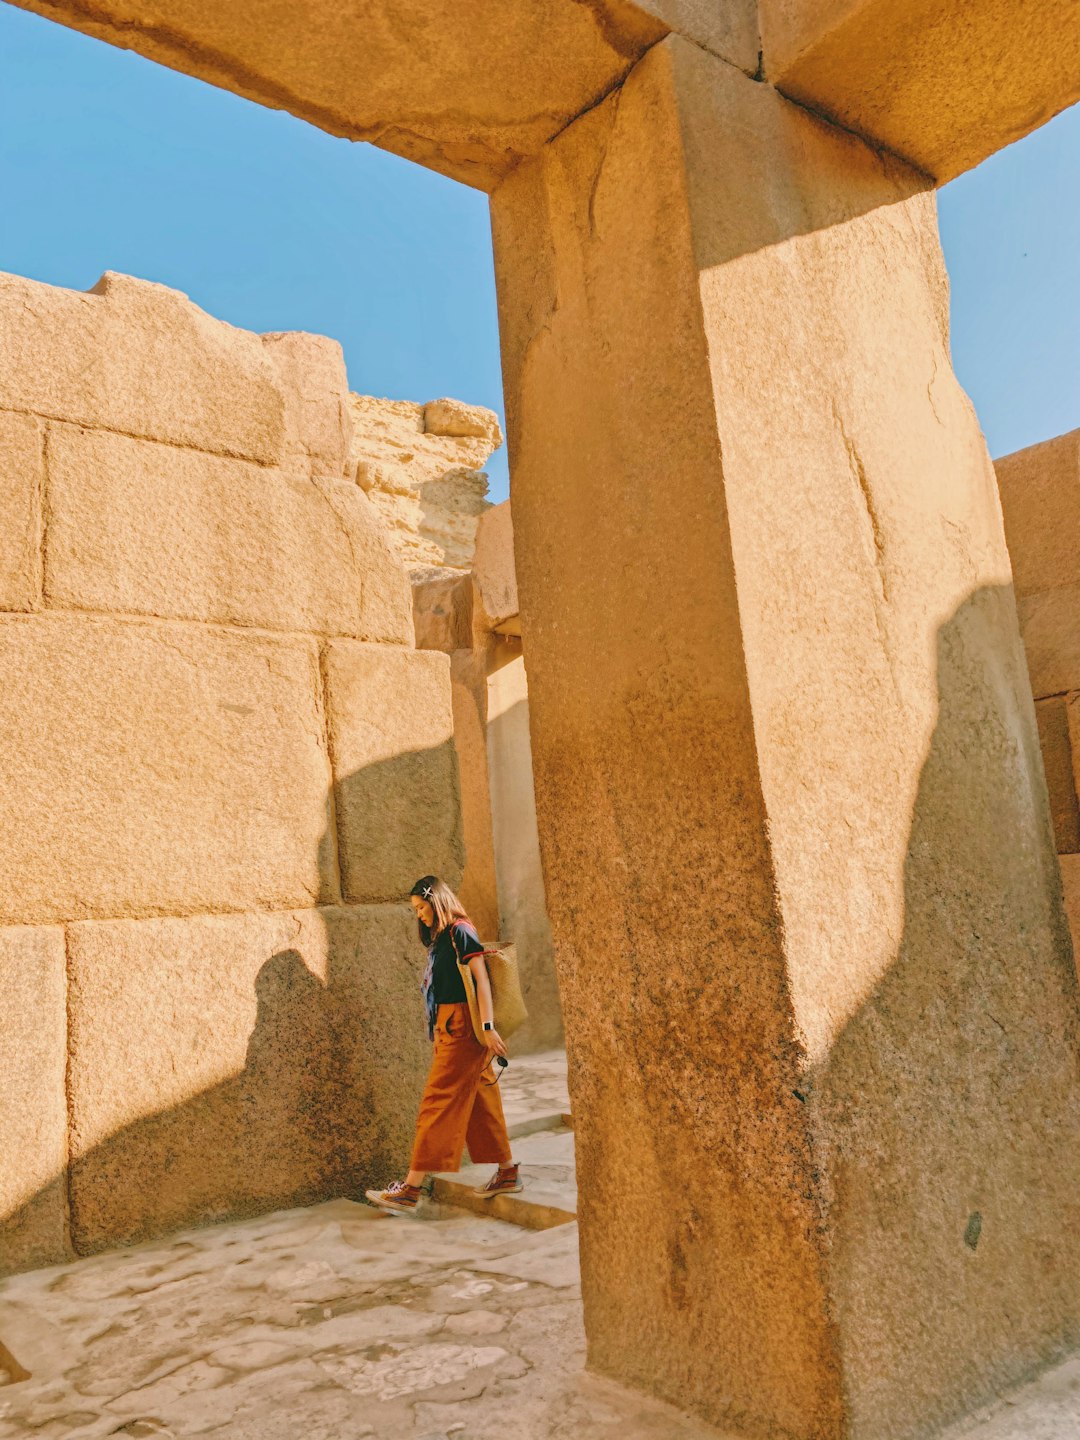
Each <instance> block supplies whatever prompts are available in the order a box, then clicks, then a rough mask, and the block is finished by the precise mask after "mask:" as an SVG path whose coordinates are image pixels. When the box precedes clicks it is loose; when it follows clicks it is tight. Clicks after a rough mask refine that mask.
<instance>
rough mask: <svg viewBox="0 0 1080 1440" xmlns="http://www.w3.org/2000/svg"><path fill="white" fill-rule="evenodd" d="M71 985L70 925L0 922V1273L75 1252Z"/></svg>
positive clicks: (51, 1262)
mask: <svg viewBox="0 0 1080 1440" xmlns="http://www.w3.org/2000/svg"><path fill="white" fill-rule="evenodd" d="M65 989H66V981H65V975H64V932H63V930H61V929H60V928H59V927H53V926H44V925H42V926H12V927H8V928H0V994H2V995H3V997H4V998H3V1009H2V1011H0V1015H2V1018H0V1137H2V1140H0V1147H2V1150H3V1155H4V1162H3V1164H2V1165H0V1275H3V1274H6V1273H9V1272H10V1271H12V1270H28V1269H31V1268H33V1267H34V1266H36V1265H54V1264H56V1263H57V1262H58V1261H60V1260H63V1259H64V1258H65V1256H66V1255H67V1254H68V1253H69V1251H68V1247H67V1181H66V1176H65V1173H64V1167H65V1165H66V1164H67V1105H66V1102H65V1098H64V1073H65V1067H66V1062H67V1048H66V1042H67V1019H66V1015H65ZM7 1338H8V1339H11V1337H10V1336H8V1337H7Z"/></svg>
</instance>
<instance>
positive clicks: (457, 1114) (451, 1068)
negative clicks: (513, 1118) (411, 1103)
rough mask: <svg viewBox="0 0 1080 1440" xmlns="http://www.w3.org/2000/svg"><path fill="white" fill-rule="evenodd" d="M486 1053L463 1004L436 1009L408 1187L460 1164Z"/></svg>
mask: <svg viewBox="0 0 1080 1440" xmlns="http://www.w3.org/2000/svg"><path fill="white" fill-rule="evenodd" d="M462 1012H464V1013H462ZM486 1053H487V1052H486V1051H485V1050H484V1049H483V1047H482V1046H480V1045H478V1044H477V1042H476V1039H475V1037H474V1036H473V1034H472V1031H471V1022H470V1020H469V1016H468V1010H467V1007H466V1006H464V1005H462V1006H460V1007H459V1006H453V1007H451V1008H450V1010H449V1013H448V1014H447V1013H444V1012H443V1011H442V1010H441V1009H440V1014H439V1021H438V1025H437V1027H436V1030H435V1053H434V1055H433V1056H432V1061H431V1069H430V1071H429V1072H428V1078H427V1084H426V1085H425V1086H424V1094H423V1098H422V1099H421V1101H420V1112H419V1114H418V1116H417V1120H416V1141H415V1143H414V1145H413V1153H412V1160H411V1162H410V1170H409V1178H408V1183H409V1184H410V1185H418V1184H420V1181H421V1180H422V1179H423V1177H424V1175H425V1174H427V1173H428V1172H429V1171H432V1170H435V1171H438V1170H459V1169H460V1168H461V1156H462V1153H463V1151H464V1149H465V1136H466V1132H467V1131H468V1128H469V1119H470V1115H471V1114H472V1110H473V1105H474V1099H475V1096H476V1091H477V1087H478V1086H479V1084H480V1074H481V1071H482V1070H483V1067H484V1063H485V1056H486ZM500 1112H501V1107H500ZM504 1129H505V1126H504ZM416 1176H419V1179H416V1178H414V1177H416Z"/></svg>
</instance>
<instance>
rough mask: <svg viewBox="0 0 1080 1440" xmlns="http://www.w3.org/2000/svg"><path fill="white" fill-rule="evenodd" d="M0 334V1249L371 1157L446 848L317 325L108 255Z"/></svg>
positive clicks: (444, 698) (385, 1132) (239, 1208)
mask: <svg viewBox="0 0 1080 1440" xmlns="http://www.w3.org/2000/svg"><path fill="white" fill-rule="evenodd" d="M0 336H2V340H0V481H2V484H3V507H4V520H5V523H4V526H3V539H2V547H0V607H2V614H0V666H2V670H3V677H4V678H3V684H2V685H0V696H2V697H3V698H2V699H0V705H2V706H3V710H4V717H3V733H4V737H5V741H4V754H5V763H4V784H3V789H2V793H0V807H2V815H0V875H2V877H3V884H2V886H0V890H2V901H0V906H2V912H3V913H2V916H0V920H2V922H3V928H0V969H2V974H3V991H4V1021H3V1046H2V1051H0V1053H2V1056H3V1087H2V1093H0V1113H2V1116H3V1131H4V1151H5V1155H6V1156H7V1157H9V1158H10V1159H13V1161H14V1163H8V1164H5V1165H4V1167H3V1168H2V1169H0V1215H2V1223H0V1268H2V1269H4V1270H9V1269H13V1268H20V1267H26V1266H30V1265H35V1264H45V1263H48V1262H49V1261H53V1260H57V1259H60V1258H61V1257H63V1256H64V1255H65V1254H67V1253H70V1250H71V1249H72V1248H74V1249H75V1250H76V1251H77V1252H79V1253H85V1252H87V1251H90V1250H94V1249H97V1248H100V1247H101V1246H103V1245H107V1244H115V1243H117V1242H119V1241H124V1240H135V1239H139V1238H141V1237H143V1236H145V1235H149V1234H154V1233H160V1232H161V1231H162V1230H166V1229H169V1228H172V1227H175V1226H177V1225H179V1224H182V1223H185V1222H188V1221H192V1220H206V1219H214V1218H218V1217H221V1216H224V1215H228V1214H236V1213H252V1212H256V1211H259V1210H265V1209H270V1208H273V1207H274V1206H276V1205H281V1204H290V1203H294V1202H303V1201H305V1200H311V1199H316V1198H323V1197H325V1196H328V1195H333V1194H342V1193H346V1194H347V1193H354V1192H355V1189H356V1187H358V1186H361V1187H362V1186H363V1185H364V1184H365V1183H368V1181H369V1178H370V1180H371V1181H374V1180H379V1181H381V1180H382V1179H383V1178H384V1177H385V1174H386V1173H387V1172H388V1171H392V1170H393V1169H394V1168H395V1167H396V1166H397V1165H398V1164H399V1163H400V1157H401V1155H402V1154H403V1153H405V1152H406V1151H407V1147H408V1144H409V1141H410V1138H411V1127H412V1122H413V1118H414V1112H415V1100H416V1095H417V1093H418V1087H419V1084H420V1082H421V1080H422V1075H423V1070H424V1067H425V1066H426V1064H427V1046H426V1041H425V1039H424V1036H423V1031H422V1026H420V1025H419V1024H417V1023H416V1022H417V1014H418V1010H417V1006H418V1000H417V992H416V983H417V971H418V945H417V941H416V935H415V927H414V925H413V924H412V920H411V911H410V910H409V909H408V908H407V907H406V906H404V905H403V904H402V903H401V901H402V897H403V896H404V894H405V893H406V892H407V890H408V888H409V886H410V885H411V883H412V881H413V880H414V879H415V878H416V875H417V874H419V873H423V872H424V871H425V870H428V869H436V870H439V871H441V872H443V873H445V874H447V875H448V876H450V877H452V878H454V879H456V878H457V876H458V875H459V874H460V870H461V863H462V840H461V825H460V812H459V806H458V800H457V778H456V762H455V757H454V753H453V741H452V718H451V705H450V677H449V663H448V661H447V660H446V659H445V658H444V657H443V656H441V655H437V654H433V653H431V652H426V653H422V652H419V651H417V650H416V649H415V648H414V645H413V624H412V607H411V598H410V591H409V586H408V583H407V580H406V576H405V573H404V570H403V568H402V566H401V563H400V561H399V560H398V558H397V556H396V554H395V553H394V551H393V549H392V547H391V545H390V543H389V541H388V538H387V532H386V529H385V526H384V524H383V521H382V520H381V518H380V516H379V514H378V513H377V511H376V509H375V506H374V505H373V504H372V503H371V501H369V499H368V498H367V496H366V495H365V493H364V491H363V490H362V489H361V488H360V487H359V486H358V485H357V484H356V483H355V480H354V478H353V475H352V473H351V468H352V462H351V460H350V453H351V452H350V445H351V443H352V436H353V433H354V426H353V424H352V421H351V418H350V413H351V409H352V406H351V403H350V398H349V395H348V389H347V385H346V377H345V368H344V363H343V360H342V356H341V350H340V347H339V346H338V345H337V344H336V343H334V342H333V341H329V340H324V339H322V338H321V337H318V336H311V335H300V334H285V335H266V336H258V335H252V334H249V333H247V332H245V331H240V330H235V329H233V328H232V327H231V326H228V325H225V324H223V323H221V322H220V321H217V320H213V319H211V318H210V317H209V316H207V315H206V314H204V313H203V312H202V311H200V310H199V309H198V308H197V307H196V306H195V305H193V304H191V302H190V301H188V300H187V299H186V297H184V296H182V295H180V294H178V293H176V292H175V291H171V290H167V289H165V288H164V287H162V286H159V285H151V284H147V283H145V282H141V281H137V280H132V279H129V278H127V277H125V276H120V275H106V276H105V277H104V278H103V280H102V281H101V283H100V284H99V285H98V286H96V287H95V289H94V290H93V291H91V292H90V293H89V294H81V293H77V292H74V291H67V290H59V289H54V288H52V287H50V286H47V285H41V284H37V283H34V282H32V281H26V280H21V279H18V278H16V277H12V276H4V277H0Z"/></svg>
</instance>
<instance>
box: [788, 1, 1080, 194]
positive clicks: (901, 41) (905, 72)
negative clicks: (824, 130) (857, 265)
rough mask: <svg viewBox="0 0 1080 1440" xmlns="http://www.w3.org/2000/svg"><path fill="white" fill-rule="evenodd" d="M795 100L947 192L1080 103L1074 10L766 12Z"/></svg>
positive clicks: (872, 6)
mask: <svg viewBox="0 0 1080 1440" xmlns="http://www.w3.org/2000/svg"><path fill="white" fill-rule="evenodd" d="M760 23H761V45H762V49H763V53H764V70H765V74H766V76H767V77H768V79H769V80H770V81H771V83H772V84H774V85H775V86H777V88H778V89H779V90H780V91H782V93H784V94H785V95H790V96H791V97H792V98H794V99H796V100H799V101H801V102H802V103H803V104H806V105H808V106H810V107H811V108H812V109H814V110H816V111H818V112H819V113H820V114H823V115H828V116H830V117H832V118H833V119H835V120H837V121H839V122H840V123H841V124H842V125H844V126H845V127H846V128H848V129H850V130H853V131H855V132H856V133H857V134H860V135H865V136H866V137H867V138H868V139H870V140H871V141H873V142H875V143H877V144H879V145H882V146H885V147H886V148H887V149H889V150H891V151H892V152H893V153H894V154H896V155H902V156H903V157H904V158H905V159H907V160H909V161H911V162H912V164H914V165H917V166H918V167H919V168H920V169H921V170H923V171H925V172H926V173H927V174H928V175H932V176H933V177H934V178H935V179H936V180H937V181H938V182H939V183H941V184H944V182H945V181H947V180H952V179H953V178H954V177H955V176H957V175H959V174H961V173H962V172H963V171H964V170H969V169H971V167H972V166H973V165H978V164H979V162H980V161H982V160H985V159H986V157H987V156H988V155H992V154H993V153H994V151H995V150H1000V149H1001V148H1002V147H1003V146H1005V145H1009V144H1011V143H1012V142H1013V141H1014V140H1019V139H1020V138H1021V136H1023V135H1026V134H1027V133H1028V132H1029V131H1030V130H1034V129H1035V127H1036V126H1038V125H1042V124H1045V122H1046V121H1047V120H1049V119H1050V118H1051V116H1053V115H1056V114H1057V112H1058V111H1059V110H1063V109H1065V108H1066V106H1068V105H1071V104H1072V103H1073V102H1074V101H1075V100H1077V99H1080V78H1078V77H1080V27H1077V25H1076V7H1075V4H1074V0H1038V3H1037V4H1026V5H1017V4H1016V0H979V3H978V4H966V5H965V4H958V5H942V4H941V3H940V0H762V4H761V7H760Z"/></svg>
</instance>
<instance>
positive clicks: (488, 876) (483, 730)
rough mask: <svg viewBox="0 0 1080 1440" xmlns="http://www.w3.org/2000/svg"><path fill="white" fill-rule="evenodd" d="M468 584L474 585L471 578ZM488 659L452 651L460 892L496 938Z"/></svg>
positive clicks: (483, 931) (481, 653) (500, 934)
mask: <svg viewBox="0 0 1080 1440" xmlns="http://www.w3.org/2000/svg"><path fill="white" fill-rule="evenodd" d="M468 583H469V588H470V590H471V588H472V582H471V580H470V581H469V582H468ZM489 660H490V656H489V654H488V647H487V646H484V647H481V648H477V649H475V650H474V649H472V648H469V649H457V650H455V651H454V653H453V654H452V655H451V656H450V679H451V687H452V698H453V710H454V750H455V753H456V755H457V766H458V777H459V779H458V783H459V786H460V789H461V826H462V834H463V836H464V841H465V870H464V873H463V875H462V877H461V889H460V892H459V893H460V895H461V900H462V902H463V904H464V906H465V908H466V910H467V911H468V912H469V915H470V917H471V919H472V921H473V924H474V925H476V926H477V927H478V928H479V930H480V935H481V938H482V939H485V940H486V939H489V938H490V939H493V940H494V939H501V938H504V936H505V935H506V932H505V931H503V929H502V928H501V922H500V918H499V887H498V881H497V879H496V871H495V842H494V839H493V836H492V826H491V789H490V785H489V776H488V756H487V723H488V692H487V673H488V664H489ZM507 938H513V937H507ZM515 1040H517V1037H516V1036H515Z"/></svg>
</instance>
